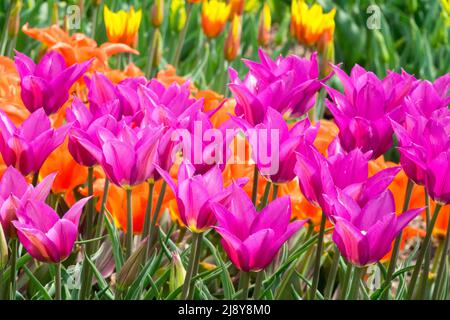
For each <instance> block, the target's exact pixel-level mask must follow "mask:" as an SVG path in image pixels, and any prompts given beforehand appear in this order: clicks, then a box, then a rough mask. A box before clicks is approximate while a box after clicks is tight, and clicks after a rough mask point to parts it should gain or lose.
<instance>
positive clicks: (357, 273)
mask: <svg viewBox="0 0 450 320" xmlns="http://www.w3.org/2000/svg"><path fill="white" fill-rule="evenodd" d="M354 269H355V270H354V271H353V279H352V284H351V286H350V292H349V294H348V299H350V300H357V299H358V294H359V284H360V282H361V278H362V276H363V275H364V268H362V267H358V266H355V268H354Z"/></svg>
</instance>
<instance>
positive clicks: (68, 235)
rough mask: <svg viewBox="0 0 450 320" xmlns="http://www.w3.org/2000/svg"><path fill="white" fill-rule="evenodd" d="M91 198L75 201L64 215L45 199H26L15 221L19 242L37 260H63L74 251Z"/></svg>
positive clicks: (55, 261) (52, 261) (54, 261)
mask: <svg viewBox="0 0 450 320" xmlns="http://www.w3.org/2000/svg"><path fill="white" fill-rule="evenodd" d="M89 199H90V197H88V198H83V199H81V200H79V201H78V202H76V203H75V204H74V205H73V206H72V208H70V209H69V211H67V213H66V214H65V215H64V216H63V217H62V218H60V217H59V216H58V214H57V213H56V212H55V211H54V210H53V209H52V208H51V207H50V206H48V205H47V204H46V203H45V202H43V201H34V200H28V201H26V203H25V204H24V205H23V206H22V207H21V208H20V209H19V210H18V212H17V220H16V221H13V225H14V227H15V228H16V229H17V235H18V237H19V241H20V243H21V244H22V245H23V247H24V248H25V250H27V252H28V253H29V254H30V255H31V256H32V257H33V258H35V259H36V260H38V261H42V262H49V263H59V262H61V261H64V260H65V259H67V257H68V256H69V255H70V253H71V252H72V249H73V245H74V243H75V240H76V239H77V235H78V223H79V221H80V216H81V212H82V210H83V207H84V205H85V204H86V202H87V201H88V200H89Z"/></svg>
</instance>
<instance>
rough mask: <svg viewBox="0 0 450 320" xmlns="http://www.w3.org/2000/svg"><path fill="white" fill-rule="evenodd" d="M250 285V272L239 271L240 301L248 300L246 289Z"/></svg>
mask: <svg viewBox="0 0 450 320" xmlns="http://www.w3.org/2000/svg"><path fill="white" fill-rule="evenodd" d="M249 285H250V272H245V271H241V276H240V279H239V290H242V292H241V296H240V299H241V300H247V299H248V287H249Z"/></svg>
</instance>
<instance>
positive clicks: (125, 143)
mask: <svg viewBox="0 0 450 320" xmlns="http://www.w3.org/2000/svg"><path fill="white" fill-rule="evenodd" d="M111 119H112V118H111ZM111 121H113V122H114V120H111ZM113 127H115V128H116V130H115V132H112V131H110V130H108V129H106V128H104V127H100V126H96V129H94V131H95V130H97V135H98V139H99V141H100V142H99V144H97V145H96V144H95V143H93V142H91V141H90V140H88V139H85V138H83V137H77V139H78V142H79V143H80V144H81V145H82V146H83V147H84V148H85V149H86V150H87V151H88V152H89V153H90V154H91V155H92V156H93V157H94V158H95V159H96V161H97V162H98V163H99V164H100V165H101V166H102V168H103V170H104V171H105V174H106V176H107V177H108V178H109V180H111V182H112V183H114V184H116V185H118V186H121V187H124V188H129V187H132V186H136V185H138V184H140V183H142V182H145V181H147V180H149V179H153V173H154V171H155V166H154V165H155V159H156V155H157V150H158V140H159V138H160V137H161V133H162V128H161V127H153V128H152V127H145V128H141V127H134V128H131V127H130V126H128V125H127V124H126V122H125V121H123V120H122V121H120V122H118V123H116V124H114V125H113Z"/></svg>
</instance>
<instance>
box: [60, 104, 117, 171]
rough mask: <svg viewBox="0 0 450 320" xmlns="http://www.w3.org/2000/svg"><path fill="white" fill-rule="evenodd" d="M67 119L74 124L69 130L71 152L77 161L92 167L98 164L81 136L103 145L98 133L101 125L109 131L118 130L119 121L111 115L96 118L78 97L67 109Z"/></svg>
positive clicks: (95, 143)
mask: <svg viewBox="0 0 450 320" xmlns="http://www.w3.org/2000/svg"><path fill="white" fill-rule="evenodd" d="M66 117H67V121H68V122H69V123H71V124H72V127H71V130H70V132H69V145H68V147H69V152H70V154H71V155H72V157H73V158H74V160H75V161H76V162H78V163H79V164H81V165H84V166H88V167H91V166H93V165H96V164H98V162H97V160H96V158H95V157H94V156H93V155H92V154H91V153H90V151H89V150H87V149H86V148H85V147H84V146H83V144H82V143H80V141H79V140H80V138H82V139H85V140H88V141H90V142H91V143H92V144H94V145H96V146H97V147H99V148H100V147H101V141H100V139H99V137H98V135H97V131H98V130H97V129H98V128H99V127H101V128H106V129H108V130H109V131H113V132H114V131H116V127H117V121H116V120H115V118H114V117H113V116H111V115H108V114H106V115H104V116H101V117H99V118H95V116H94V114H93V113H92V112H91V110H90V109H88V108H87V107H86V106H85V105H84V104H83V103H82V102H81V101H80V100H79V99H78V98H76V97H75V98H74V100H73V102H72V107H71V108H68V109H67V111H66Z"/></svg>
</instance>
